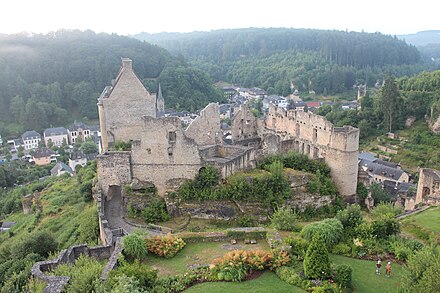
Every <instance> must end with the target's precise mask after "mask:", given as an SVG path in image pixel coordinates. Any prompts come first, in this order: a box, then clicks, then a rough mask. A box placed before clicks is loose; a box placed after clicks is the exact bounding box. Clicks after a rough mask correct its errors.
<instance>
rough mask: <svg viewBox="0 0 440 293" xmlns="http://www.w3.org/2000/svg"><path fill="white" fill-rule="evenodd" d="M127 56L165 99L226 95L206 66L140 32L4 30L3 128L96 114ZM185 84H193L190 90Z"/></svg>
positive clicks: (200, 101)
mask: <svg viewBox="0 0 440 293" xmlns="http://www.w3.org/2000/svg"><path fill="white" fill-rule="evenodd" d="M121 57H128V58H131V59H132V60H133V66H134V70H135V72H136V73H137V74H138V76H139V78H140V79H141V80H143V81H144V82H145V83H146V84H147V85H149V86H150V88H149V90H150V92H155V91H156V85H157V82H158V81H160V82H161V84H162V89H163V92H164V98H165V104H166V107H176V106H177V107H179V108H182V109H193V108H194V109H198V108H201V107H203V106H204V105H206V104H207V103H208V102H209V101H217V100H220V99H221V95H220V93H219V92H217V91H216V90H215V89H214V88H213V87H212V82H211V81H210V80H209V78H208V77H207V76H206V74H204V73H203V72H201V71H200V70H197V69H194V68H190V67H189V66H188V65H187V64H185V63H184V62H182V61H181V60H179V59H177V58H175V57H173V56H171V54H170V53H168V52H167V51H166V50H165V49H162V48H160V47H158V46H156V45H151V44H148V43H146V42H141V41H139V40H136V39H132V38H129V37H123V36H118V35H114V34H113V35H108V34H95V33H94V32H92V31H85V32H81V31H65V30H62V31H57V32H53V33H49V34H47V35H41V34H37V35H25V34H18V35H4V36H1V37H0V105H1V107H0V133H1V134H2V135H3V136H8V135H9V136H10V135H19V134H21V133H22V132H23V131H24V130H28V129H35V130H37V131H41V130H42V129H44V128H47V127H50V126H64V125H67V124H68V123H71V122H72V121H73V120H74V119H83V118H88V119H96V118H97V117H98V115H97V107H96V102H97V98H98V97H99V95H100V93H101V91H102V90H103V89H104V87H105V86H106V85H109V84H110V83H111V80H112V79H113V78H115V77H116V75H117V73H118V70H119V68H120V64H121ZM162 72H164V75H162ZM176 76H178V78H177V77H176ZM185 86H187V87H189V88H190V89H191V90H183V89H182V88H184V87H185ZM168 93H170V95H169V96H170V97H168V96H167V94H168Z"/></svg>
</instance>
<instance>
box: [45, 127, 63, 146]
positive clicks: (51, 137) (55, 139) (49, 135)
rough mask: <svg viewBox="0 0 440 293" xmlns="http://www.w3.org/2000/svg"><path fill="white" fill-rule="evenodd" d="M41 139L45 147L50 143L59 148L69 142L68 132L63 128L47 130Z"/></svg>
mask: <svg viewBox="0 0 440 293" xmlns="http://www.w3.org/2000/svg"><path fill="white" fill-rule="evenodd" d="M43 137H44V144H45V145H46V146H48V144H49V143H50V142H52V144H53V145H54V146H57V147H60V146H62V145H63V143H65V144H67V143H68V142H69V132H68V131H67V129H66V128H64V127H55V128H48V129H46V130H45V131H44V132H43Z"/></svg>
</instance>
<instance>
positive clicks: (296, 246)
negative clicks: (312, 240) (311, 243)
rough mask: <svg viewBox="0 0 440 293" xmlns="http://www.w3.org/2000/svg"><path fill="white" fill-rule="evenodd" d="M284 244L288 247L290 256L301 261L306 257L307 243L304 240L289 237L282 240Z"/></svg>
mask: <svg viewBox="0 0 440 293" xmlns="http://www.w3.org/2000/svg"><path fill="white" fill-rule="evenodd" d="M284 243H285V244H287V245H290V247H291V249H290V254H291V255H294V256H296V257H297V258H298V259H303V258H304V256H305V255H306V251H307V246H308V242H307V241H306V240H305V239H303V238H294V237H289V238H285V239H284Z"/></svg>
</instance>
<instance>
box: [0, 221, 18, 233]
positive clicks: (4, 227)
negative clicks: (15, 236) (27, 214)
mask: <svg viewBox="0 0 440 293" xmlns="http://www.w3.org/2000/svg"><path fill="white" fill-rule="evenodd" d="M14 225H15V222H0V232H6V231H8V230H9V229H11V228H12V226H14Z"/></svg>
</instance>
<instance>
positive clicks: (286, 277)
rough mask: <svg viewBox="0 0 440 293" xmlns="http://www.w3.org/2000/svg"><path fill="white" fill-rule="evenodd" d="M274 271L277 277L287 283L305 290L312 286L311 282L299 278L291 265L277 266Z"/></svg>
mask: <svg viewBox="0 0 440 293" xmlns="http://www.w3.org/2000/svg"><path fill="white" fill-rule="evenodd" d="M275 273H276V274H277V276H278V278H280V279H281V280H282V281H284V282H286V283H287V284H290V285H293V286H297V287H300V288H302V289H304V290H306V291H309V290H310V288H311V287H312V282H310V281H309V280H306V279H303V278H301V276H300V275H299V274H298V273H297V272H296V271H295V269H294V268H293V267H286V266H282V267H279V268H277V269H276V271H275Z"/></svg>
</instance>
